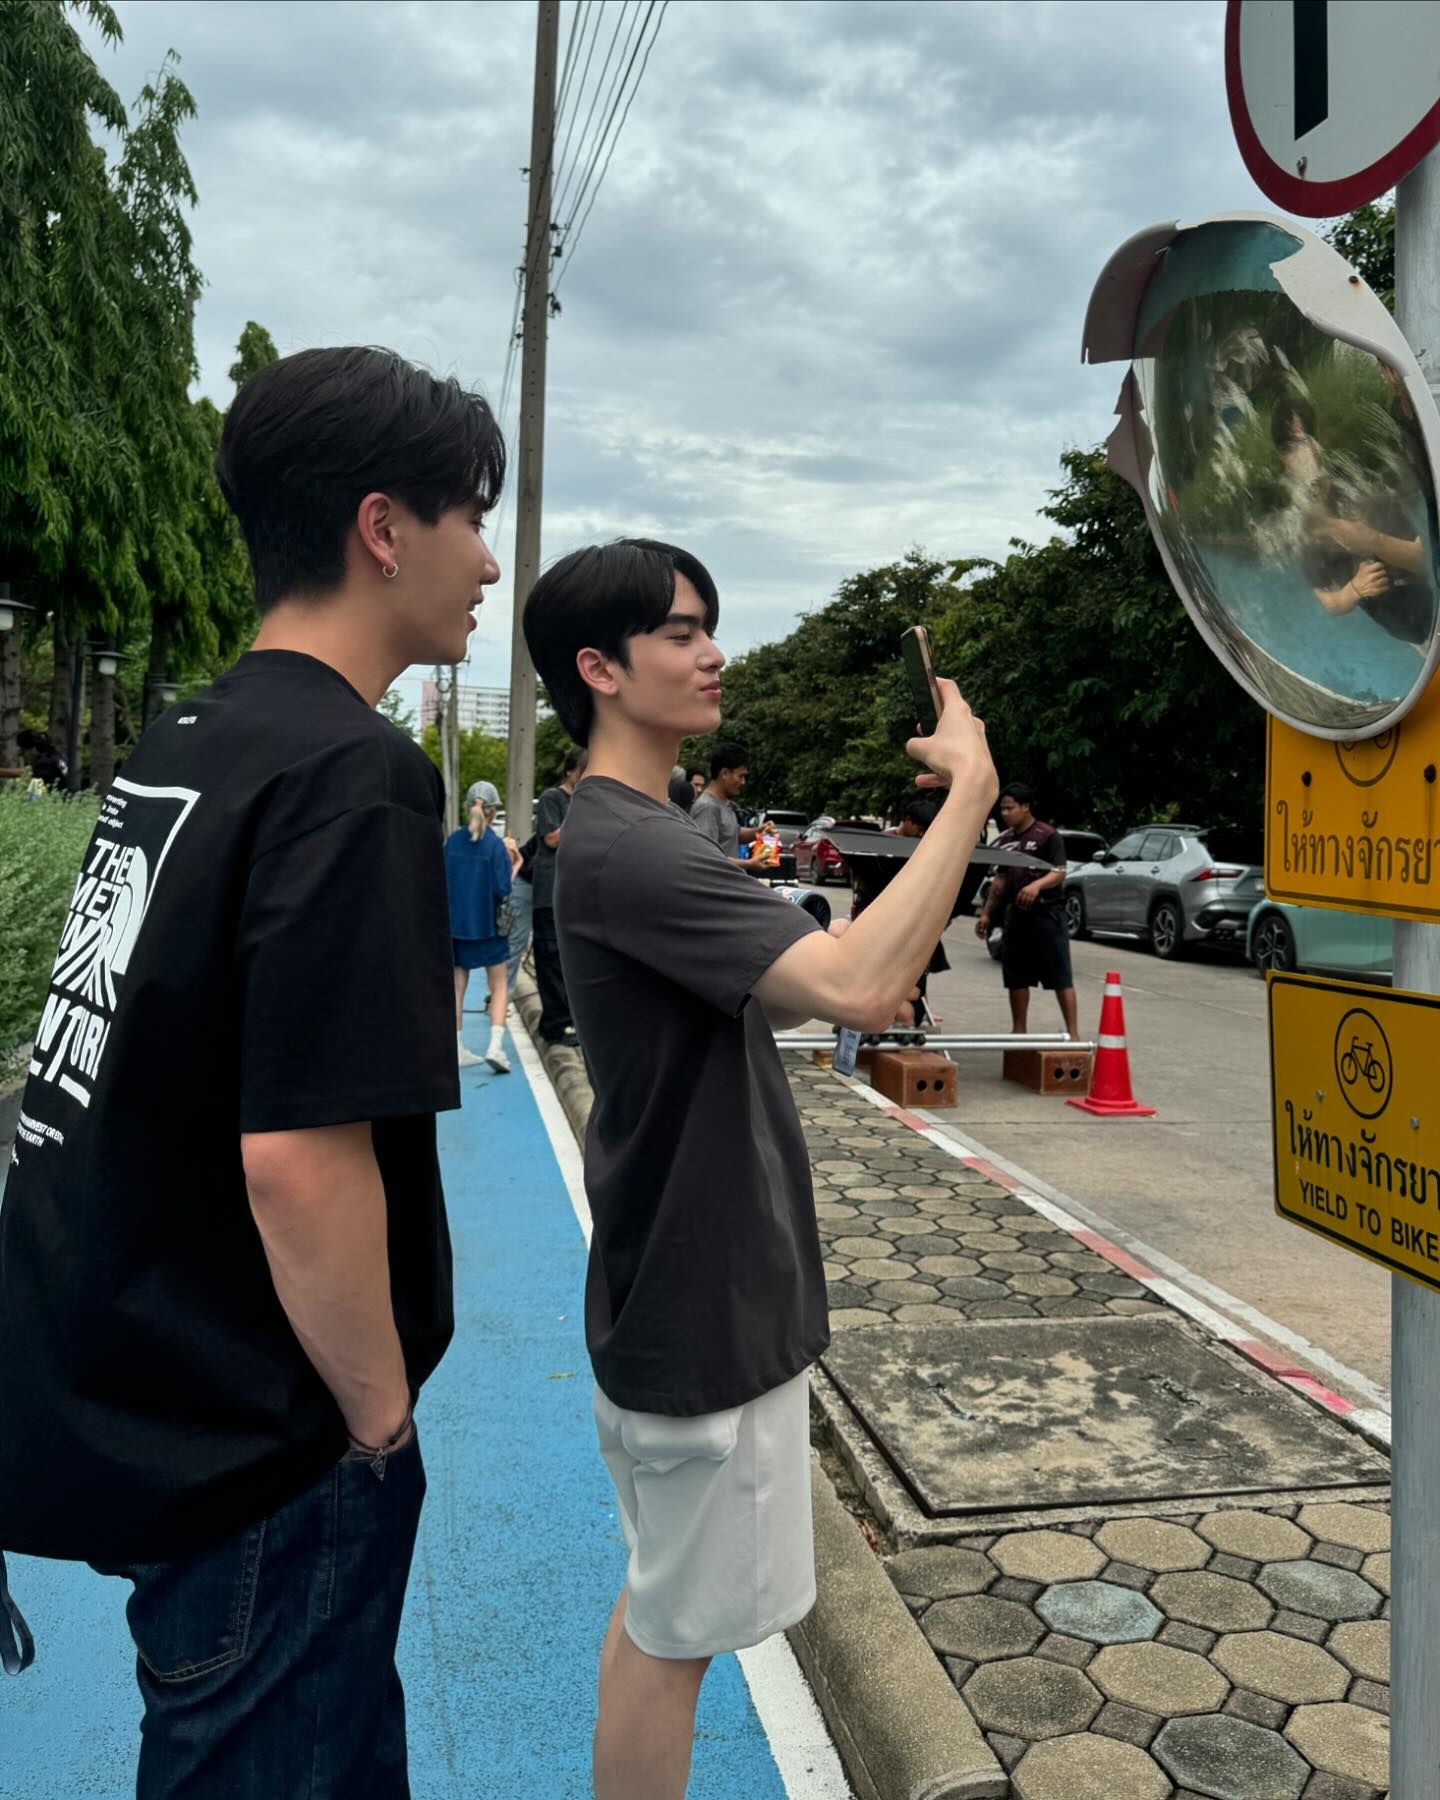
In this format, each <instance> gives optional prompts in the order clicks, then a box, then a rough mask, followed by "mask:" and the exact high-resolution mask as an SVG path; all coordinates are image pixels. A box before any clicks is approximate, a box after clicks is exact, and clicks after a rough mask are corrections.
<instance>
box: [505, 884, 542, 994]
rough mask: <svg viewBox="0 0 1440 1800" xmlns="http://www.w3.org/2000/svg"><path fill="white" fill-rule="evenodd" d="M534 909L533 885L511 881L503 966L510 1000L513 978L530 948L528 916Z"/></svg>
mask: <svg viewBox="0 0 1440 1800" xmlns="http://www.w3.org/2000/svg"><path fill="white" fill-rule="evenodd" d="M534 907H535V885H534V883H533V882H529V881H519V880H516V881H513V882H512V883H511V884H510V960H509V961H508V962H507V963H506V965H505V973H506V974H507V975H508V976H509V978H510V982H509V987H508V989H507V992H508V993H509V995H510V998H511V999H512V1000H513V999H514V998H515V978H516V976H517V975H519V973H520V964H521V963H522V962H523V961H524V960H525V952H526V951H527V950H528V949H529V948H530V916H531V913H532V912H533V910H534Z"/></svg>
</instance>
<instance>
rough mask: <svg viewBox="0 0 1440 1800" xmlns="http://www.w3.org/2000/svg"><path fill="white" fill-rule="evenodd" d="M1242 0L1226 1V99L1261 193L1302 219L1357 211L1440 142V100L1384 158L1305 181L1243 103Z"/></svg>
mask: <svg viewBox="0 0 1440 1800" xmlns="http://www.w3.org/2000/svg"><path fill="white" fill-rule="evenodd" d="M1243 4H1244V0H1226V6H1225V97H1226V99H1227V100H1228V101H1229V103H1230V124H1231V127H1232V128H1233V130H1234V132H1235V142H1236V143H1237V144H1238V145H1239V146H1240V154H1241V156H1242V157H1243V158H1244V161H1245V167H1246V168H1247V169H1248V170H1249V171H1250V175H1251V177H1252V179H1253V180H1254V182H1255V185H1256V187H1258V188H1259V189H1260V191H1261V193H1262V194H1265V195H1266V196H1267V197H1268V198H1269V199H1271V200H1273V201H1274V202H1275V204H1276V205H1277V206H1283V207H1284V208H1285V210H1286V212H1291V213H1298V214H1299V215H1300V216H1301V218H1309V219H1328V218H1333V217H1335V216H1336V215H1337V214H1339V213H1347V212H1353V211H1354V209H1355V208H1356V207H1357V206H1364V205H1365V204H1366V203H1367V201H1370V200H1378V199H1379V197H1380V196H1381V194H1384V193H1388V192H1389V190H1390V189H1391V188H1392V187H1394V186H1395V184H1396V183H1397V182H1399V181H1400V180H1402V179H1403V178H1404V177H1405V176H1406V175H1408V174H1409V173H1410V171H1411V170H1412V169H1413V168H1414V167H1415V165H1416V164H1417V163H1418V162H1420V161H1421V160H1422V159H1423V158H1424V157H1425V156H1428V155H1429V153H1430V151H1432V150H1433V149H1434V148H1435V146H1436V144H1440V100H1437V101H1436V102H1435V104H1434V106H1432V107H1431V108H1430V110H1429V112H1427V113H1426V114H1425V116H1424V118H1423V119H1421V121H1420V123H1419V124H1418V125H1416V126H1415V127H1414V129H1413V130H1411V131H1408V132H1407V133H1406V134H1405V136H1404V137H1403V138H1402V139H1401V140H1400V142H1399V143H1398V144H1396V145H1395V147H1394V148H1393V149H1391V150H1387V151H1386V152H1385V154H1384V156H1382V157H1379V158H1378V159H1377V160H1376V161H1375V162H1373V163H1371V164H1370V166H1369V167H1368V168H1365V169H1359V170H1357V171H1356V172H1355V174H1353V175H1346V176H1343V177H1342V178H1341V179H1340V180H1338V181H1306V180H1305V178H1304V176H1303V175H1298V174H1296V173H1295V172H1294V170H1292V169H1286V168H1282V167H1281V165H1280V164H1279V163H1277V162H1276V161H1275V159H1274V157H1272V156H1271V155H1270V153H1269V151H1268V150H1266V149H1265V147H1264V146H1263V145H1262V144H1261V142H1260V139H1259V136H1258V135H1257V134H1256V131H1255V127H1254V125H1253V124H1252V122H1251V119H1250V113H1249V109H1248V108H1247V107H1246V104H1245V86H1244V83H1243V82H1242V80H1241V78H1240V8H1241V6H1242V5H1243Z"/></svg>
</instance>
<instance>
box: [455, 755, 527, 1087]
mask: <svg viewBox="0 0 1440 1800" xmlns="http://www.w3.org/2000/svg"><path fill="white" fill-rule="evenodd" d="M465 800H466V803H467V805H468V806H469V809H470V822H469V824H468V825H462V826H461V827H460V828H459V830H458V831H452V832H451V833H450V836H449V837H448V838H447V839H446V842H445V885H446V887H447V888H448V889H449V893H450V936H451V938H452V940H453V950H454V958H455V1045H456V1050H457V1052H458V1054H459V1058H460V1066H461V1067H462V1068H466V1067H469V1066H471V1065H472V1064H476V1063H480V1062H487V1063H489V1065H490V1067H491V1068H492V1069H493V1070H494V1071H495V1073H496V1074H497V1075H508V1074H509V1073H510V1064H509V1062H508V1061H507V1059H506V1056H505V1007H506V1003H507V1000H508V992H507V989H508V985H509V984H508V982H507V981H506V978H505V962H506V958H507V957H508V955H509V953H510V942H509V933H510V879H511V871H510V855H509V852H508V851H507V850H506V848H505V846H504V844H503V843H502V842H501V841H500V838H499V837H498V835H497V834H496V833H495V832H494V831H492V830H491V826H492V824H493V823H494V820H495V815H496V813H497V812H499V810H500V795H499V792H498V790H497V789H496V787H495V785H494V783H493V782H489V781H477V782H475V783H474V784H473V785H472V787H471V788H470V791H469V792H468V793H467V794H466V796H465ZM472 969H483V970H484V971H485V978H486V981H487V982H488V984H489V988H490V1044H489V1048H488V1049H487V1050H486V1052H485V1054H484V1056H483V1057H480V1056H476V1055H475V1054H474V1053H473V1051H470V1050H467V1049H466V1048H465V1038H464V1024H465V990H466V988H467V987H469V985H470V971H471V970H472Z"/></svg>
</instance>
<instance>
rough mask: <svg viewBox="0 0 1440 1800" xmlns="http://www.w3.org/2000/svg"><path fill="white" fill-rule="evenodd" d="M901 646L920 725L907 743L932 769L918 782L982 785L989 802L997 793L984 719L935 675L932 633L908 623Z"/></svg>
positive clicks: (924, 784)
mask: <svg viewBox="0 0 1440 1800" xmlns="http://www.w3.org/2000/svg"><path fill="white" fill-rule="evenodd" d="M900 651H901V655H902V656H903V658H904V660H905V669H906V673H907V674H908V675H909V677H910V692H911V696H912V698H913V699H914V702H915V710H916V712H917V713H918V715H919V721H918V722H919V726H920V731H919V735H918V736H916V737H913V738H911V740H910V742H909V743H908V744H907V745H906V746H905V748H906V751H907V752H908V754H909V755H911V756H913V757H914V758H915V760H916V762H923V763H926V764H928V765H929V767H930V768H931V769H933V770H934V771H935V773H934V774H933V775H920V776H917V777H916V786H917V787H951V788H954V787H960V788H964V789H967V790H969V789H974V790H975V791H977V792H978V791H979V790H981V789H984V790H985V803H986V805H987V806H988V805H989V804H990V803H991V802H992V801H993V800H994V798H995V788H996V784H997V777H996V774H995V765H994V763H993V762H992V761H991V759H990V748H989V745H988V744H987V743H986V741H985V722H984V720H983V719H977V718H976V717H975V715H974V714H973V713H972V712H971V710H970V708H969V707H968V706H967V705H966V703H965V701H964V699H963V697H962V696H961V693H960V690H959V689H958V688H957V687H956V686H955V683H954V682H953V681H945V682H942V681H941V680H940V679H939V677H938V676H937V675H936V673H935V666H934V664H933V663H932V662H931V660H930V635H929V633H928V632H927V631H926V629H925V627H924V626H923V625H912V626H911V627H910V629H909V630H908V631H906V632H903V633H902V634H901V637H900Z"/></svg>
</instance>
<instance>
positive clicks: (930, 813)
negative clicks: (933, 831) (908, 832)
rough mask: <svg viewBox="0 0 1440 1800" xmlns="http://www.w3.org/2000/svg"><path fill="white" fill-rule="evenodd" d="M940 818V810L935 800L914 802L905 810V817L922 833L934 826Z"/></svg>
mask: <svg viewBox="0 0 1440 1800" xmlns="http://www.w3.org/2000/svg"><path fill="white" fill-rule="evenodd" d="M939 816H940V808H939V806H938V805H936V803H935V801H933V800H912V801H911V802H910V804H909V805H908V806H907V807H906V808H905V817H906V818H907V819H908V820H909V821H910V823H911V824H912V825H918V826H919V827H920V829H921V830H922V831H924V830H926V829H927V828H928V827H929V826H931V825H933V824H934V823H935V821H936V819H937V818H939Z"/></svg>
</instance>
